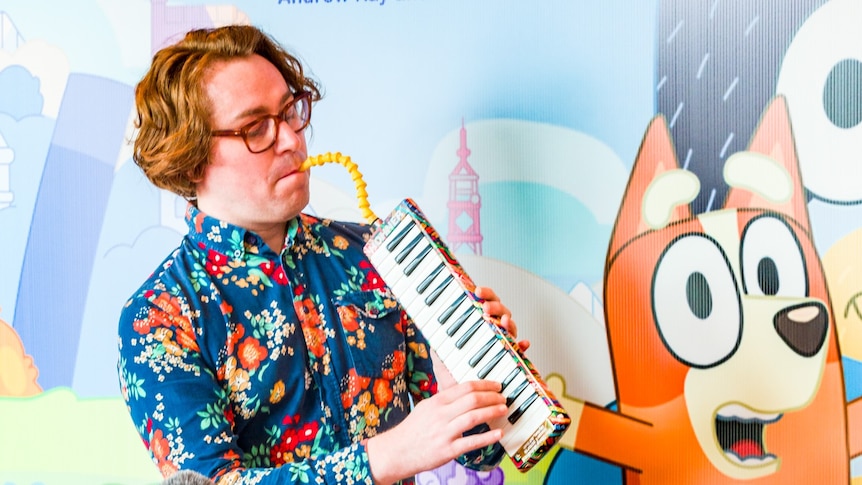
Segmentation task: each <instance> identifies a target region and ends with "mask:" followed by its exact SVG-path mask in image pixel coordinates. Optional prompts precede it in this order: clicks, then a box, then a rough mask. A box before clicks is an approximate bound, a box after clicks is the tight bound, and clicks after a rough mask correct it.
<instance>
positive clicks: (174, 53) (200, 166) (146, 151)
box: [132, 25, 321, 198]
mask: <svg viewBox="0 0 862 485" xmlns="http://www.w3.org/2000/svg"><path fill="white" fill-rule="evenodd" d="M253 54H257V55H260V56H261V57H263V58H264V59H266V60H268V61H269V62H271V63H272V64H273V65H274V66H275V67H276V68H277V69H278V70H279V72H281V75H282V76H283V77H284V80H285V82H286V83H287V86H288V87H289V88H290V89H291V91H293V92H299V91H309V92H311V93H312V101H318V100H319V99H320V97H321V95H320V90H319V88H318V85H317V82H316V81H314V80H313V79H311V78H310V77H307V76H306V75H305V74H304V72H303V68H302V64H301V63H300V62H299V60H298V59H297V58H296V57H294V56H293V55H291V54H290V53H288V52H287V51H286V50H285V49H284V48H283V47H281V46H280V45H279V44H278V42H276V41H275V40H274V39H273V38H272V37H270V36H269V35H267V34H266V33H264V32H263V31H261V30H260V29H258V28H256V27H253V26H248V25H231V26H227V27H220V28H216V29H200V30H193V31H191V32H189V33H187V34H186V35H185V37H184V38H183V39H182V40H181V41H179V42H178V43H176V44H174V45H172V46H169V47H165V48H164V49H161V50H160V51H158V52H157V53H156V55H155V56H154V57H153V62H152V65H151V66H150V69H149V71H148V72H147V74H146V75H145V76H144V77H143V79H141V81H140V82H139V83H138V85H137V87H136V88H135V106H136V108H137V119H136V127H137V128H138V133H137V135H136V137H135V143H134V153H133V155H132V158H133V159H134V160H135V163H137V164H138V166H140V167H141V169H142V170H143V171H144V174H145V175H146V176H147V178H148V179H150V181H151V182H152V183H153V184H155V185H156V186H157V187H159V188H162V189H167V190H170V191H171V192H174V193H176V194H179V195H180V196H182V197H185V198H193V197H194V196H195V181H196V180H199V179H200V177H201V176H202V175H203V171H204V168H205V167H206V164H207V162H208V159H209V152H210V148H211V144H212V136H211V135H210V129H211V127H210V123H209V120H210V115H211V111H210V100H209V99H208V97H207V95H206V91H205V89H204V82H205V80H206V79H205V78H206V75H207V72H208V71H209V69H210V68H211V67H212V66H213V64H215V63H217V62H221V61H227V60H230V59H236V58H243V57H248V56H251V55H253Z"/></svg>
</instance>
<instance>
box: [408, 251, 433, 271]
mask: <svg viewBox="0 0 862 485" xmlns="http://www.w3.org/2000/svg"><path fill="white" fill-rule="evenodd" d="M430 252H431V246H430V245H428V246H425V249H423V250H422V252H421V253H419V254H418V255H417V256H416V257H415V258H414V259H413V261H410V264H408V265H407V267H406V268H404V274H405V275H407V276H410V274H412V273H413V271H415V270H416V267H417V266H419V263H421V262H422V260H423V259H425V256H428V253H430Z"/></svg>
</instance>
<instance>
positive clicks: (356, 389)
mask: <svg viewBox="0 0 862 485" xmlns="http://www.w3.org/2000/svg"><path fill="white" fill-rule="evenodd" d="M370 382H371V379H369V378H367V377H360V376H359V375H357V374H356V370H355V369H350V370H349V371H348V373H347V385H346V386H344V387H345V389H344V391H342V392H341V404H342V406H344V409H347V408H349V407H350V406H351V405H352V404H353V399H354V398H355V397H356V396H358V395H359V393H360V392H362V391H363V390H365V389H366V388H368V384H369V383H370Z"/></svg>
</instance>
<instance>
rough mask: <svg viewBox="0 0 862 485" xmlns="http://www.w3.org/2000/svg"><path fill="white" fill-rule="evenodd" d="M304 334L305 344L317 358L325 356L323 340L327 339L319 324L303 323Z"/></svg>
mask: <svg viewBox="0 0 862 485" xmlns="http://www.w3.org/2000/svg"><path fill="white" fill-rule="evenodd" d="M302 334H303V335H304V336H305V344H306V346H307V347H308V350H309V351H310V352H311V353H312V354H314V356H315V357H317V358H320V357H323V354H324V348H323V342H324V341H326V334H325V333H323V329H322V328H320V327H319V326H314V327H309V326H307V325H303V326H302Z"/></svg>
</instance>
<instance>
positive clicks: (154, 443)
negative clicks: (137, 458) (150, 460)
mask: <svg viewBox="0 0 862 485" xmlns="http://www.w3.org/2000/svg"><path fill="white" fill-rule="evenodd" d="M150 452H151V453H152V454H153V457H154V458H155V459H156V460H157V461H159V462H161V461H163V460H164V459H165V458H167V457H168V453H170V452H171V445H170V443H169V442H168V439H167V438H165V436H164V433H163V432H162V430H160V429H157V430H156V432H155V433H153V437H152V438H151V439H150Z"/></svg>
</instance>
